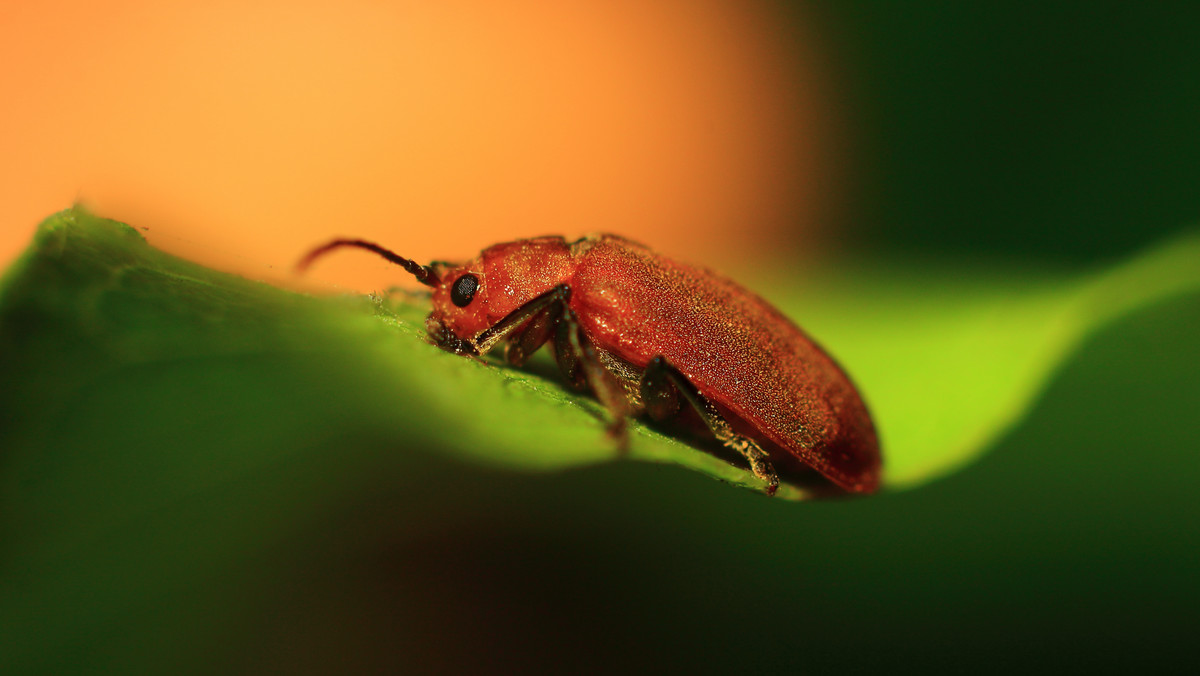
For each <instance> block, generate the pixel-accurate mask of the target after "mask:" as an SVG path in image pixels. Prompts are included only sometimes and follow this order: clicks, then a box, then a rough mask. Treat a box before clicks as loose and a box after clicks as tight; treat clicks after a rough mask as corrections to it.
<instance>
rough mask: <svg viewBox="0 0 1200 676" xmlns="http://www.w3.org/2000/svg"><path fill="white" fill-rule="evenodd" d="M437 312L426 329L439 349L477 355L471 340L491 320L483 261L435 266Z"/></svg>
mask: <svg viewBox="0 0 1200 676" xmlns="http://www.w3.org/2000/svg"><path fill="white" fill-rule="evenodd" d="M431 268H432V269H433V271H434V274H435V276H436V277H437V280H438V281H437V284H435V285H434V287H433V298H432V300H433V311H432V312H430V313H429V318H428V319H426V320H425V330H426V331H428V332H429V337H430V338H432V339H433V342H434V343H436V344H437V345H438V346H439V347H441V348H443V349H446V350H450V351H451V352H457V353H459V354H474V353H475V347H474V345H473V344H472V343H471V342H470V339H471V338H472V337H474V336H475V335H477V334H479V333H480V332H481V331H483V330H484V329H486V328H487V327H488V326H489V324H490V322H489V321H488V293H487V275H485V274H484V271H483V258H482V256H481V257H478V258H475V259H473V260H471V261H468V262H467V263H464V264H461V265H455V264H452V263H440V262H437V263H433V264H432V265H431Z"/></svg>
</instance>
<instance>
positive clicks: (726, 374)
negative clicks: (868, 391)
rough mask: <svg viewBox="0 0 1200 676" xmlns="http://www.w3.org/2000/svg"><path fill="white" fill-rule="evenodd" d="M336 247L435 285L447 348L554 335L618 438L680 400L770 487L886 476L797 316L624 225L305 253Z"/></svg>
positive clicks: (473, 351) (842, 378)
mask: <svg viewBox="0 0 1200 676" xmlns="http://www.w3.org/2000/svg"><path fill="white" fill-rule="evenodd" d="M339 247H357V248H361V249H367V250H369V251H373V252H375V253H377V254H379V255H380V256H383V257H384V258H386V259H388V260H389V261H392V262H393V263H396V264H398V265H400V266H402V267H403V268H404V269H405V270H407V271H408V272H410V273H412V274H413V275H414V276H416V278H417V281H419V282H421V283H423V284H426V285H428V286H431V287H433V312H431V313H430V315H429V318H428V319H427V320H426V328H427V329H428V331H429V335H430V337H431V338H432V339H433V341H434V342H435V343H437V344H438V345H439V346H440V347H442V348H444V349H446V350H450V351H452V352H455V353H458V354H464V355H482V354H485V353H486V352H488V351H489V350H491V349H492V348H493V347H495V346H496V344H497V343H499V342H501V341H503V342H504V343H505V357H506V359H507V360H508V361H509V362H510V363H512V364H514V365H518V366H519V365H521V364H523V363H524V362H525V360H526V358H528V357H529V355H530V354H532V353H533V352H534V350H536V349H538V348H539V347H540V346H541V345H542V344H543V343H547V342H550V343H552V345H553V348H554V355H555V359H556V360H557V362H558V365H559V368H560V369H561V371H562V373H563V376H564V377H565V378H566V380H567V382H568V384H570V385H572V386H575V387H588V388H590V389H591V390H592V391H593V392H594V393H595V394H596V396H597V398H598V399H599V400H600V401H601V402H602V403H603V404H604V406H605V407H606V408H607V409H608V411H609V413H610V414H611V416H612V423H611V425H610V431H611V432H612V433H613V434H614V435H616V436H617V437H618V438H619V439H620V440H621V441H622V443H623V442H624V439H625V420H626V418H627V417H628V416H630V415H635V414H638V413H641V412H646V413H648V414H649V415H650V416H651V417H652V418H654V419H656V420H661V419H664V418H667V417H671V416H673V415H674V414H676V413H677V412H679V410H680V404H681V400H682V401H683V402H686V403H687V405H688V406H689V407H690V408H692V409H693V410H695V412H696V413H698V414H699V417H700V419H701V420H702V421H703V422H704V424H705V425H706V426H707V427H708V429H709V430H711V432H712V434H713V435H714V436H716V438H717V439H718V440H720V441H721V442H722V443H723V444H724V445H725V446H727V447H729V448H731V449H733V450H735V451H737V452H738V453H740V454H741V455H743V456H744V457H745V458H746V460H747V461H748V462H749V464H750V468H751V470H752V471H753V472H754V474H755V476H757V477H758V478H760V479H762V480H763V481H764V482H765V483H766V491H767V493H770V494H773V493H774V492H775V489H776V488H777V487H778V486H779V478H778V477H779V475H783V476H784V477H785V478H788V479H789V480H792V481H796V482H797V483H804V484H813V483H814V482H813V481H812V479H813V478H814V476H815V475H814V474H813V472H812V471H811V470H816V471H817V472H819V473H820V475H821V476H823V477H824V478H825V479H827V480H828V482H832V484H833V485H834V486H836V487H837V488H838V489H841V490H843V491H850V492H859V493H870V492H872V491H874V490H875V489H876V488H877V487H878V486H879V468H880V454H879V443H878V440H877V438H876V434H875V428H874V425H873V424H872V423H871V417H870V415H869V414H868V413H867V408H866V406H865V405H864V404H863V401H862V398H861V397H860V396H859V394H858V392H857V391H856V390H855V389H854V385H853V384H851V382H850V379H849V378H847V377H846V374H845V373H844V372H843V371H842V369H841V368H839V367H838V365H837V364H836V363H835V362H834V361H833V359H831V358H830V357H829V355H827V354H825V352H824V351H822V350H821V348H819V347H817V345H816V344H815V343H813V341H812V340H811V339H810V338H809V337H808V336H806V335H805V334H804V333H803V332H802V331H801V330H800V329H799V328H797V327H796V325H795V324H793V323H792V322H791V321H789V320H788V318H787V317H785V316H783V314H782V313H780V312H779V311H778V310H776V309H775V308H774V307H772V306H771V305H770V304H768V303H767V302H766V301H764V300H762V299H761V298H759V297H758V296H756V295H755V294H753V293H751V292H749V291H747V290H746V289H744V288H742V287H741V286H738V285H737V284H735V283H734V282H732V281H730V280H728V279H726V278H725V277H722V276H720V275H718V274H715V273H713V272H711V271H708V270H705V269H702V268H696V267H692V266H690V265H684V264H682V263H677V262H675V261H672V260H670V259H667V258H664V257H663V256H660V255H658V254H656V253H654V252H653V251H651V250H649V249H647V248H646V247H644V246H642V245H640V244H637V243H635V242H631V241H630V240H627V239H624V238H622V237H618V236H615V235H599V236H594V237H585V238H583V239H580V240H578V241H575V242H567V241H566V240H565V239H563V238H562V237H538V238H535V239H525V240H518V241H515V242H508V243H505V244H496V245H494V246H491V247H488V248H487V249H484V251H483V253H481V254H480V255H479V257H478V258H475V259H474V260H471V261H468V262H467V263H465V264H462V265H454V264H448V263H433V264H430V265H420V264H418V263H415V262H413V261H411V260H409V259H407V258H403V257H401V256H398V255H396V254H395V253H392V252H391V251H388V250H387V249H384V248H383V247H380V246H379V245H377V244H372V243H370V242H364V241H362V240H347V239H338V240H334V241H332V242H329V243H328V244H325V245H324V246H321V247H318V248H316V249H314V250H313V251H311V252H309V254H308V255H307V256H305V257H304V259H302V260H301V261H300V263H299V265H298V268H300V269H304V268H306V267H308V266H309V265H310V264H311V263H312V262H313V261H314V260H315V259H316V258H318V257H319V256H321V255H323V254H325V253H327V252H329V251H331V250H333V249H336V248H339ZM828 482H825V481H818V482H817V483H818V484H824V485H825V486H826V487H828V486H829V483H828Z"/></svg>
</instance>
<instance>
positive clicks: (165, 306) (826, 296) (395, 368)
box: [0, 209, 1200, 498]
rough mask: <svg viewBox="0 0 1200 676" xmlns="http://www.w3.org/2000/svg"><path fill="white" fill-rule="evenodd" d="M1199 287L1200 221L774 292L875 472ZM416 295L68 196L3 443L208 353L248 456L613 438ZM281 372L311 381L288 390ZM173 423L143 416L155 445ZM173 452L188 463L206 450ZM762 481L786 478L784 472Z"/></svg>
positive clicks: (957, 439)
mask: <svg viewBox="0 0 1200 676" xmlns="http://www.w3.org/2000/svg"><path fill="white" fill-rule="evenodd" d="M780 286H781V285H779V284H775V285H773V287H774V288H776V289H778V288H780ZM1198 286H1200V238H1197V237H1189V238H1183V239H1179V240H1178V241H1175V242H1173V243H1171V244H1169V245H1167V246H1164V247H1162V248H1161V249H1159V250H1156V251H1153V252H1150V253H1148V254H1146V255H1144V256H1142V257H1139V258H1138V259H1136V260H1134V261H1132V262H1130V263H1127V264H1124V265H1121V266H1117V267H1115V268H1113V269H1110V270H1107V271H1103V272H1101V273H1097V274H1091V275H1083V276H1080V277H1078V278H1070V277H1065V276H1062V275H1058V276H1051V275H1045V274H1037V273H1035V272H1033V271H1021V270H991V271H981V270H980V269H978V268H976V269H974V270H968V269H965V268H964V269H958V270H950V269H946V268H945V267H943V268H941V269H937V268H933V269H932V271H931V270H930V269H929V268H925V269H924V270H923V271H922V272H920V273H918V272H916V268H912V267H909V268H907V269H906V268H900V267H898V266H896V265H894V264H893V265H890V266H889V265H880V264H875V265H873V266H871V267H870V268H866V267H860V268H858V269H850V270H848V269H846V268H842V269H840V270H839V271H832V270H825V271H824V272H823V273H819V274H817V275H815V276H813V278H811V279H808V280H807V281H805V282H804V283H803V287H801V284H800V283H799V282H798V283H797V284H796V285H794V286H793V288H804V289H805V290H806V291H808V293H807V295H806V296H804V297H795V298H792V297H788V296H786V295H785V296H782V297H776V298H773V300H774V301H776V302H777V304H778V305H779V306H780V307H781V308H783V309H784V310H785V311H786V312H787V313H788V314H790V315H791V316H793V317H797V318H799V319H800V321H801V323H802V325H804V326H805V327H806V328H807V329H808V330H809V331H811V332H812V333H813V334H814V335H816V336H818V337H819V338H820V340H821V341H822V342H824V343H825V344H826V345H828V346H830V347H831V350H832V352H833V353H834V354H836V355H837V356H838V357H839V359H840V360H841V361H842V362H843V364H844V365H846V366H847V369H848V371H849V372H850V373H851V374H853V376H854V377H855V379H856V380H857V382H858V384H859V385H860V387H861V389H862V390H863V392H864V393H865V396H866V398H867V400H868V402H869V404H870V406H871V408H872V411H873V413H874V415H875V418H876V421H877V425H878V427H879V430H880V435H881V438H882V441H883V444H884V453H885V484H886V485H887V486H888V487H890V488H898V487H910V486H914V485H917V484H920V483H922V482H924V481H927V480H929V479H931V478H935V477H937V476H941V475H944V474H946V473H947V472H950V471H952V470H953V469H955V468H957V467H959V466H962V465H963V464H965V463H967V462H969V461H970V460H971V459H973V458H975V457H977V456H978V455H979V454H980V453H982V452H983V451H984V450H986V448H987V447H988V444H989V443H991V442H992V441H993V440H994V439H995V438H996V437H997V435H999V434H1000V433H1002V432H1003V431H1004V430H1005V429H1007V428H1008V427H1010V426H1011V425H1012V424H1013V423H1014V422H1016V421H1017V420H1018V419H1019V418H1020V416H1021V415H1022V414H1023V413H1024V412H1025V411H1026V410H1028V408H1029V407H1030V406H1031V405H1032V403H1033V402H1034V401H1035V399H1036V395H1037V393H1038V392H1039V391H1040V389H1041V388H1042V387H1043V386H1044V385H1045V383H1046V381H1047V379H1048V378H1049V377H1050V376H1051V375H1052V373H1053V372H1054V369H1055V367H1056V366H1057V365H1058V364H1059V363H1061V362H1062V360H1063V359H1064V358H1065V357H1066V356H1067V355H1068V354H1069V353H1070V352H1071V350H1072V349H1073V348H1074V347H1075V346H1076V345H1078V343H1079V341H1080V340H1081V339H1082V338H1083V337H1084V336H1086V335H1087V334H1088V332H1090V331H1091V330H1093V329H1094V328H1095V327H1097V326H1099V325H1101V324H1103V323H1104V322H1106V321H1109V320H1111V319H1112V318H1113V317H1116V316H1119V315H1121V314H1122V313H1125V312H1128V311H1130V310H1131V309H1133V308H1136V307H1138V306H1141V305H1146V304H1148V303H1151V302H1153V301H1155V300H1156V299H1159V298H1163V297H1165V296H1169V295H1171V294H1177V293H1181V292H1184V291H1186V290H1188V289H1194V288H1197V287H1198ZM426 312H427V308H426V307H424V306H423V304H422V303H421V302H420V301H413V300H408V301H406V300H404V299H403V298H401V299H400V300H393V299H389V300H386V301H385V300H382V299H379V298H374V299H367V298H353V297H341V298H310V297H305V296H303V295H299V294H296V293H292V292H289V291H285V290H281V289H277V288H274V287H271V286H268V285H265V284H261V283H256V282H250V281H247V280H244V279H241V278H238V277H234V276H231V275H227V274H223V273H220V272H217V271H213V270H210V269H205V268H203V267H200V266H197V265H194V264H191V263H188V262H186V261H182V260H179V259H176V258H174V257H171V256H169V255H166V254H163V253H161V252H159V251H156V250H154V249H153V248H151V247H149V246H148V245H146V243H145V242H144V240H143V239H142V238H141V237H140V235H139V234H138V233H137V232H136V231H135V230H133V229H132V228H129V227H127V226H124V225H121V224H118V223H115V222H112V221H107V220H103V219H99V218H96V217H93V216H90V215H89V214H87V213H86V212H83V211H80V210H77V209H76V210H68V211H65V212H62V213H60V214H57V215H55V216H53V217H51V218H50V219H49V220H47V221H46V223H44V224H43V225H42V227H41V229H40V230H39V232H38V235H37V239H36V241H35V243H34V245H33V246H32V247H31V249H30V250H29V251H28V252H27V253H26V254H25V256H24V258H23V259H22V260H21V261H20V262H19V263H18V264H17V265H15V266H14V268H13V269H12V270H10V271H9V273H8V275H7V279H6V282H5V284H4V287H3V296H0V326H2V327H3V330H2V334H0V336H2V340H3V348H4V349H3V353H4V364H5V372H6V373H7V374H9V375H8V377H7V378H6V388H5V393H4V396H5V406H4V415H5V423H6V424H5V425H4V428H3V435H4V436H3V439H4V445H5V447H6V448H10V449H17V448H45V447H51V448H64V447H68V446H70V445H71V444H72V443H82V442H81V441H80V440H72V439H66V438H63V435H65V434H67V432H66V431H65V430H64V429H63V427H62V423H63V422H64V420H63V419H62V416H63V415H64V410H69V411H71V412H72V416H73V417H72V419H71V422H72V424H71V425H69V426H68V428H69V429H82V428H81V427H80V423H81V422H85V421H86V422H87V423H89V424H90V425H91V427H89V428H87V429H86V433H87V435H88V437H89V438H91V439H95V438H97V437H99V436H104V435H119V434H121V433H122V430H123V425H122V421H121V415H122V414H121V412H120V411H114V410H108V409H104V413H105V415H104V416H101V415H100V413H101V409H98V408H96V407H97V406H98V405H101V404H103V405H104V406H107V407H109V408H111V407H112V404H111V402H112V401H113V398H114V397H115V396H116V394H117V393H120V392H122V391H123V390H125V389H126V388H128V386H129V385H128V383H130V382H131V381H136V382H137V384H138V390H137V393H136V394H130V400H129V401H127V403H128V404H129V405H135V404H136V406H137V407H139V410H146V407H148V406H152V405H157V406H166V405H176V406H179V407H181V408H183V409H185V410H189V409H190V410H198V411H204V410H206V409H207V408H210V407H211V402H209V401H206V399H205V397H209V396H211V388H210V389H206V387H209V386H211V385H213V384H214V381H215V380H216V374H218V373H221V374H222V377H221V379H220V381H219V382H220V384H221V387H220V390H221V392H223V393H224V396H226V397H235V398H238V399H241V400H245V401H243V402H242V404H243V405H242V406H241V407H239V408H238V409H237V411H238V412H239V413H240V414H241V415H239V416H238V417H237V418H236V419H233V420H223V421H222V422H221V424H220V425H219V426H218V427H210V426H209V424H210V423H211V422H212V421H209V420H206V419H205V418H204V417H203V416H200V417H198V418H197V420H196V423H195V425H194V427H195V429H192V430H189V431H188V434H194V435H199V436H198V437H197V438H198V439H204V438H205V435H212V437H211V438H209V439H208V441H209V442H210V443H211V445H212V446H214V447H219V445H220V441H221V438H222V437H227V436H234V435H238V436H245V437H246V438H250V439H255V440H257V443H256V445H255V449H257V450H256V451H255V452H254V453H252V454H251V455H250V456H249V457H246V458H244V459H242V460H241V462H243V463H245V464H246V466H247V467H249V466H253V465H254V464H255V463H256V462H261V461H264V460H266V459H270V460H271V461H279V459H280V457H279V454H281V453H286V452H287V451H286V449H287V448H288V447H289V446H290V445H291V444H292V443H294V441H293V440H294V437H295V436H296V434H297V432H296V430H295V429H294V428H293V423H294V421H295V420H296V419H298V418H304V419H305V425H304V426H303V427H305V428H309V427H320V428H321V429H322V430H323V431H325V432H326V433H327V434H328V435H330V436H335V437H336V436H357V435H370V436H379V437H383V438H394V439H397V440H404V442H405V443H406V445H409V446H416V447H419V448H428V449H431V450H432V449H436V450H437V451H438V452H443V453H448V454H452V455H454V456H458V457H459V458H460V459H461V460H463V461H467V462H472V463H479V464H483V465H489V466H496V467H504V468H509V469H515V470H526V471H537V470H556V469H564V468H570V467H578V466H584V465H589V464H594V463H597V462H605V461H611V460H616V459H618V458H619V455H618V453H617V452H616V450H615V448H614V446H613V444H612V443H611V441H610V440H609V439H607V438H606V437H605V436H604V435H603V434H602V432H601V423H600V420H601V419H602V416H603V412H602V410H601V409H600V407H599V406H598V404H597V403H596V401H595V400H594V399H592V398H591V397H588V396H582V395H577V394H574V393H571V392H569V391H567V390H565V389H564V388H562V387H561V386H560V384H559V382H558V381H557V380H556V378H555V377H554V376H553V374H552V373H551V371H552V369H551V368H550V367H549V366H547V365H546V364H545V363H544V362H543V363H541V364H540V365H539V364H537V363H535V364H534V366H533V368H531V369H527V370H514V369H510V368H505V367H503V366H499V365H497V364H496V363H495V362H492V363H484V362H481V361H477V360H470V359H462V358H459V357H455V356H452V355H449V354H446V353H443V352H441V351H439V350H437V349H435V348H434V347H432V346H431V345H429V344H428V343H427V342H426V341H425V340H424V338H423V336H424V330H423V328H422V327H423V318H424V315H425V313H426ZM297 391H324V392H327V393H328V396H327V397H323V398H320V399H316V400H309V399H305V400H304V401H297V400H295V399H296V397H295V392H297ZM188 393H195V396H188ZM126 415H128V413H127V414H126ZM159 415H165V412H160V413H159ZM166 417H168V418H173V417H175V416H166ZM173 433H174V432H171V431H168V430H156V434H159V435H161V437H162V439H160V440H158V441H157V443H168V442H167V439H169V438H170V436H171V435H172V434H173ZM633 435H634V440H633V443H632V450H631V452H630V454H629V457H630V458H631V459H634V460H643V461H652V462H661V463H671V464H678V465H682V466H684V467H688V468H691V469H694V470H697V471H700V472H703V473H705V474H708V475H710V476H713V477H716V478H719V479H722V480H725V481H728V482H730V483H734V484H739V485H745V486H754V487H757V485H758V482H757V481H756V480H755V479H754V478H753V477H752V476H750V475H749V473H748V472H746V471H745V470H744V469H743V468H742V467H740V466H736V465H731V464H730V463H729V462H728V461H727V460H724V459H721V458H718V457H716V456H714V455H712V454H710V453H707V452H705V451H702V450H697V449H695V448H692V447H690V446H688V445H687V444H685V443H682V442H680V441H678V440H676V439H673V438H671V437H668V436H664V435H663V434H661V433H659V432H657V431H655V430H652V429H649V428H647V427H645V426H644V425H640V424H636V423H635V424H634V426H633ZM14 454H15V455H17V456H18V457H19V453H14ZM255 455H258V456H260V457H255ZM81 462H82V465H83V466H86V465H87V461H81ZM189 462H191V463H194V464H195V466H193V467H189V471H190V470H197V469H202V468H203V467H204V465H205V463H206V459H205V457H204V456H203V455H201V456H199V457H195V458H191V459H190V460H189ZM64 471H66V472H67V473H68V474H70V472H71V469H70V468H67V469H66V470H64ZM189 476H192V477H194V476H195V474H194V473H189ZM58 478H59V479H60V480H61V479H62V477H58ZM781 495H782V496H783V497H789V498H799V497H804V495H803V493H802V492H801V491H800V490H798V489H796V488H794V487H785V488H784V490H783V491H782V492H781Z"/></svg>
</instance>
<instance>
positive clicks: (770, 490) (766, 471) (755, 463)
mask: <svg viewBox="0 0 1200 676" xmlns="http://www.w3.org/2000/svg"><path fill="white" fill-rule="evenodd" d="M725 445H726V446H729V447H730V448H732V449H733V450H735V451H737V452H738V453H740V454H742V456H744V457H745V458H746V461H747V462H749V463H750V471H751V472H754V476H756V477H758V478H759V479H762V480H763V481H765V482H766V483H767V485H766V488H765V489H764V490H765V491H766V493H767V495H775V491H777V490H779V475H778V474H776V473H775V467H774V466H773V465H772V464H771V460H770V459H769V458H768V457H767V454H766V453H765V452H763V450H762V448H761V447H760V446H759V445H758V444H757V443H755V442H754V440H753V439H750V438H748V437H743V436H738V437H734V438H733V439H731V440H729V441H728V442H726V444H725Z"/></svg>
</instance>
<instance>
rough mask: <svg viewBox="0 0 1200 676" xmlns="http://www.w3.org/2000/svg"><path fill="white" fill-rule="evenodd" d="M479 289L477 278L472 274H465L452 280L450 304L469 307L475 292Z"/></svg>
mask: <svg viewBox="0 0 1200 676" xmlns="http://www.w3.org/2000/svg"><path fill="white" fill-rule="evenodd" d="M478 289H479V278H478V277H476V276H475V275H472V274H466V275H463V276H462V277H459V278H458V279H456V280H454V286H452V287H450V302H451V303H454V304H455V305H457V306H459V307H466V306H467V305H470V303H471V299H472V298H474V297H475V291H476V290H478Z"/></svg>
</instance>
